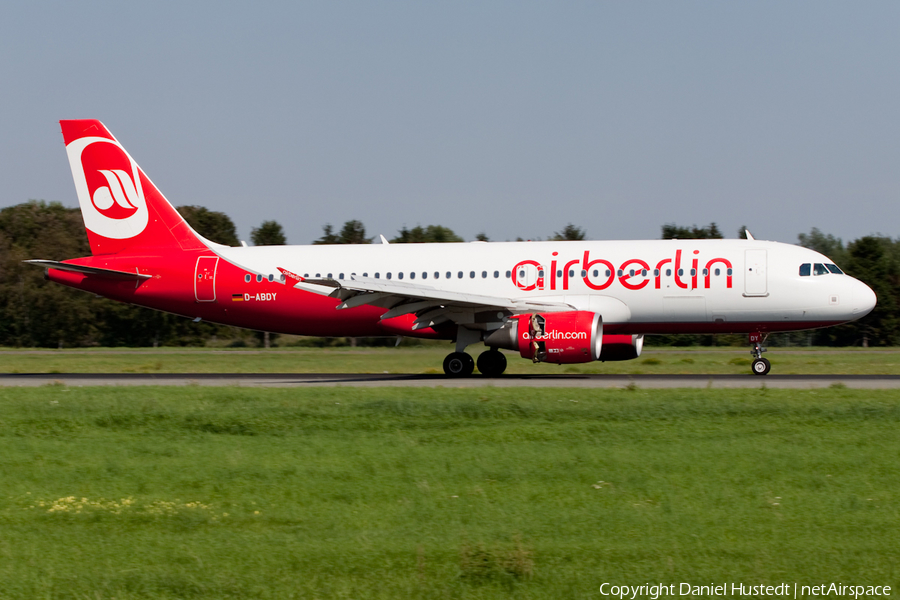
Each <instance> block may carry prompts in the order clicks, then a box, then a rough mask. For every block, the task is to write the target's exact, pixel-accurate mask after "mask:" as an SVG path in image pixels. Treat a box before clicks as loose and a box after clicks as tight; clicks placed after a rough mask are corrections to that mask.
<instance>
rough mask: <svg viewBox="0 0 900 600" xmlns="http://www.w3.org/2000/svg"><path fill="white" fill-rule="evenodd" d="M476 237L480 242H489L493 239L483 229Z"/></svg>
mask: <svg viewBox="0 0 900 600" xmlns="http://www.w3.org/2000/svg"><path fill="white" fill-rule="evenodd" d="M475 239H476V240H478V241H479V242H489V241H491V238H489V237H488V236H487V234H486V233H485V232H483V231H482V232H481V233H479V234H478V235H476V236H475Z"/></svg>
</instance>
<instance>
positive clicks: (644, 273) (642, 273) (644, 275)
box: [641, 269, 647, 277]
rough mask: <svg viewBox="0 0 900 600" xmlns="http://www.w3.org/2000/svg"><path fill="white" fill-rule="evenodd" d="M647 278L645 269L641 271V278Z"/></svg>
mask: <svg viewBox="0 0 900 600" xmlns="http://www.w3.org/2000/svg"><path fill="white" fill-rule="evenodd" d="M646 276H647V269H641V277H646Z"/></svg>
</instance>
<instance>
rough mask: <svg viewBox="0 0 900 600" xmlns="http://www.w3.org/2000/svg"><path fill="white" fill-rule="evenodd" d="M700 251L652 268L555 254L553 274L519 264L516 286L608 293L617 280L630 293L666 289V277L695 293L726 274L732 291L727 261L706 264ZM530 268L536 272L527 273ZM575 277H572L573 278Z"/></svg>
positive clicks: (588, 256)
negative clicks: (578, 285)
mask: <svg viewBox="0 0 900 600" xmlns="http://www.w3.org/2000/svg"><path fill="white" fill-rule="evenodd" d="M699 254H700V251H699V250H694V251H693V252H692V253H691V254H688V256H684V257H683V256H682V250H676V251H675V256H674V258H664V259H662V260H660V261H658V262H656V264H655V265H653V266H651V264H652V261H651V262H650V263H648V262H647V261H644V260H642V259H640V258H630V259H628V260H626V261H625V262H623V263H621V264H620V265H618V267H616V265H614V264H613V263H612V262H610V261H609V260H606V259H605V258H592V257H591V251H590V250H585V251H584V255H583V256H582V257H580V258H574V259H571V260H568V261H565V262H563V260H560V259H559V258H557V257H558V255H559V252H553V253H552V255H551V256H552V259H551V260H550V269H549V273H547V272H546V270H545V269H544V265H543V264H541V263H540V262H538V261H536V260H531V259H527V260H523V261H520V262H519V263H517V264H516V266H515V267H514V268H513V272H512V282H513V284H514V285H515V286H516V287H517V288H519V289H520V290H522V291H523V292H530V291H535V290H568V289H569V285H570V283H572V281H570V280H572V279H581V280H582V281H583V282H584V285H586V286H587V287H588V288H589V289H592V290H605V289H607V288H608V287H610V286H611V285H613V284H614V283H615V282H616V281H617V280H618V282H619V284H620V285H622V287H624V288H625V289H627V290H640V289H643V288H645V287H647V286H648V285H650V284H651V282H652V284H653V287H654V288H655V289H657V290H658V289H661V288H662V279H663V277H667V278H668V277H671V278H673V281H674V282H675V285H677V286H678V287H679V288H681V289H685V290H695V289H699V288H700V284H701V283H702V284H703V288H704V289H709V288H710V286H711V278H712V277H713V276H714V275H721V274H722V270H723V269H724V271H725V287H726V288H728V289H730V288H731V287H732V273H733V268H732V264H731V261H730V260H728V259H727V258H718V257H717V258H711V259H709V260H707V261H706V262H702V261H701V259H700V257H699V256H698V255H699ZM526 268H531V269H535V270H536V275H537V277H536V278H535V277H533V275H534V273H528V272H526ZM570 273H571V275H570ZM548 275H549V277H548Z"/></svg>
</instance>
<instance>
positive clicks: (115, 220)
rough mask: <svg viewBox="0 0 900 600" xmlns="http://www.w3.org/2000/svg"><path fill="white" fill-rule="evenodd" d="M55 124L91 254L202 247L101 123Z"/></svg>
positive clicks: (185, 224)
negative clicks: (60, 127)
mask: <svg viewBox="0 0 900 600" xmlns="http://www.w3.org/2000/svg"><path fill="white" fill-rule="evenodd" d="M59 124H60V125H61V126H62V134H63V140H64V141H65V143H66V153H67V154H68V155H69V166H71V167H72V177H74V179H75V191H76V192H77V193H78V203H79V204H80V205H81V216H82V217H83V218H84V226H85V228H87V235H88V241H89V242H90V244H91V253H93V254H95V255H97V254H118V253H120V252H124V251H128V252H129V253H131V252H137V251H148V250H149V251H152V250H153V249H162V248H166V249H172V248H182V249H185V250H189V249H197V248H203V247H205V244H204V241H205V240H203V238H201V237H200V236H199V235H197V234H196V233H195V232H194V230H193V229H191V228H190V226H189V225H188V224H187V223H186V222H185V221H184V219H182V218H181V215H179V214H178V212H177V211H176V210H175V209H174V208H173V207H172V205H171V204H169V201H168V200H166V198H165V196H163V195H162V193H161V192H160V191H159V190H158V189H156V186H155V185H153V182H152V181H150V178H149V177H147V175H145V174H144V171H143V170H141V168H140V167H139V166H138V165H137V163H136V162H134V160H133V159H132V158H131V156H129V154H128V153H127V152H126V151H125V149H124V148H123V147H122V145H121V144H120V143H119V142H118V140H116V138H114V137H113V135H112V134H111V133H110V132H109V131H108V130H107V129H106V127H104V126H103V123H101V122H100V121H97V120H94V119H84V120H78V121H60V122H59Z"/></svg>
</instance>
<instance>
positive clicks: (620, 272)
mask: <svg viewBox="0 0 900 600" xmlns="http://www.w3.org/2000/svg"><path fill="white" fill-rule="evenodd" d="M618 275H619V277H621V276H622V275H623V273H622V269H619V272H618Z"/></svg>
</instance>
